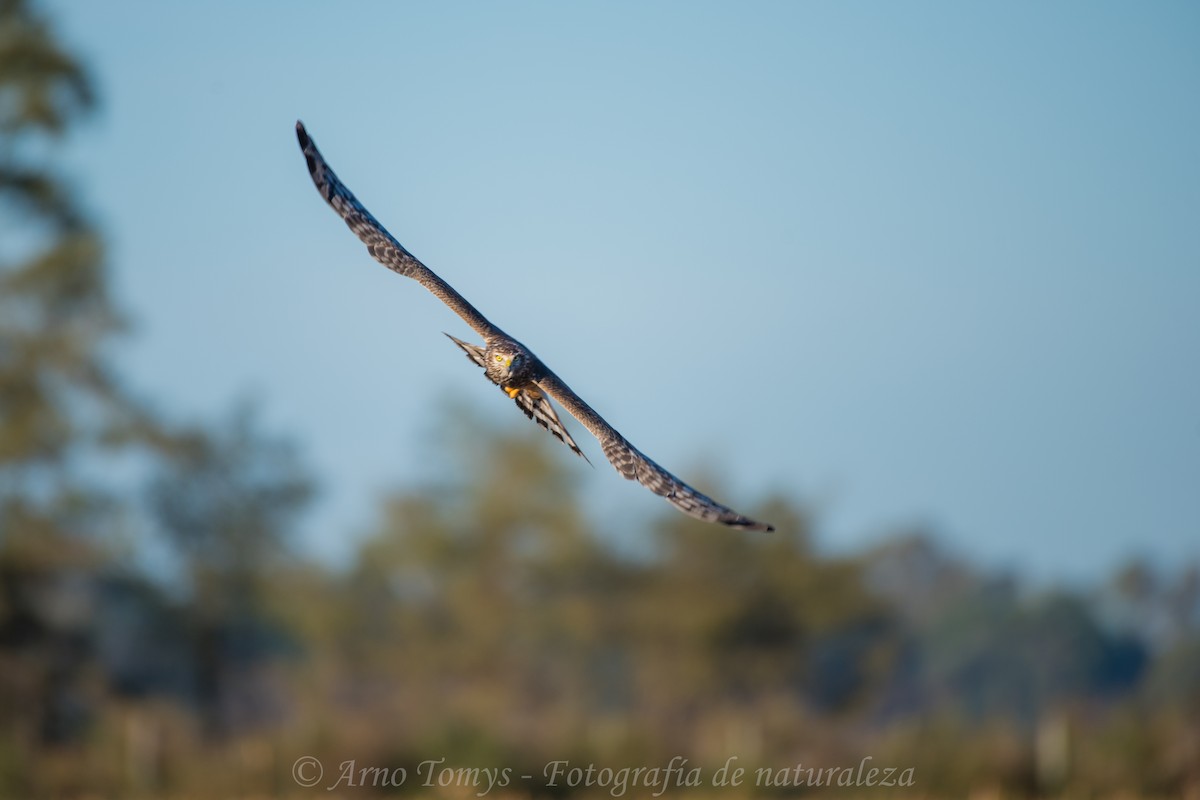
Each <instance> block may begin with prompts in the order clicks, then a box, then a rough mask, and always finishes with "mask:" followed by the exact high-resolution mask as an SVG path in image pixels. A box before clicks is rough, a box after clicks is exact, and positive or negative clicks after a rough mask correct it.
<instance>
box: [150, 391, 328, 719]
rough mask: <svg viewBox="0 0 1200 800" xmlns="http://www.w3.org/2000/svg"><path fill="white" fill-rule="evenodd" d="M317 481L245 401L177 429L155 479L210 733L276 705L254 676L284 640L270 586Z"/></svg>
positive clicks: (155, 502)
mask: <svg viewBox="0 0 1200 800" xmlns="http://www.w3.org/2000/svg"><path fill="white" fill-rule="evenodd" d="M312 488H313V487H312V482H311V479H310V478H309V476H308V474H307V473H306V472H305V470H304V469H303V468H302V467H301V465H300V463H299V461H298V459H297V457H296V454H295V452H294V448H293V446H292V445H291V443H290V442H287V441H285V440H281V439H272V438H268V437H266V436H264V435H262V434H261V433H259V432H258V431H257V430H256V429H255V426H254V419H253V416H252V415H251V413H250V412H249V411H248V410H246V409H240V410H238V411H236V412H235V414H234V416H233V418H232V419H231V420H230V421H228V422H227V423H226V424H225V425H224V426H223V427H222V428H212V429H206V430H197V431H193V432H191V433H190V434H181V435H178V436H177V439H176V442H175V445H174V447H173V448H172V450H171V451H170V452H169V453H168V454H167V455H166V456H164V459H163V468H162V470H161V471H160V472H159V473H158V474H157V475H156V476H155V477H154V479H153V480H152V481H151V483H150V486H149V497H150V505H151V508H152V511H153V514H154V517H155V520H156V521H157V523H158V526H159V528H160V530H161V531H162V532H163V533H164V534H165V535H166V542H167V544H168V546H169V547H170V548H171V551H172V552H173V554H174V555H175V557H176V559H177V561H178V564H179V567H180V571H181V572H182V577H183V580H182V582H181V585H182V587H183V593H184V599H185V607H184V613H185V615H186V616H187V620H186V625H187V629H188V637H189V641H190V650H191V666H192V670H193V675H192V678H193V699H194V700H195V702H196V705H197V708H199V709H200V711H201V714H202V718H203V720H204V724H205V730H206V732H207V733H208V734H209V735H210V736H214V737H215V736H218V735H221V734H223V733H225V732H226V731H227V730H228V729H229V728H230V727H231V726H233V725H236V724H238V723H244V722H250V721H254V718H255V717H256V716H260V715H262V714H264V713H265V714H269V713H270V712H271V711H272V710H273V709H271V708H270V702H269V701H270V698H266V697H263V696H262V693H261V692H259V691H256V690H255V688H254V687H253V685H248V684H252V683H253V678H254V673H253V669H252V667H253V666H254V665H255V664H257V663H259V662H260V661H262V660H263V659H264V657H265V656H267V655H270V654H272V653H274V652H276V651H278V650H279V648H280V647H282V646H284V645H287V644H288V642H287V634H286V632H285V630H284V628H283V627H282V626H281V625H280V624H279V621H278V620H277V619H274V618H273V616H272V614H271V613H270V597H269V595H270V592H269V589H270V585H271V583H272V582H273V581H274V580H275V579H276V578H277V577H278V575H279V572H280V569H281V568H282V567H285V566H288V565H289V564H290V562H291V559H292V558H293V557H294V551H293V549H292V547H291V544H292V542H291V540H292V537H293V534H294V533H295V522H296V520H297V517H298V515H299V513H300V512H301V511H302V510H303V508H304V507H305V505H306V504H307V501H308V500H309V498H310V496H311V494H312ZM235 712H237V713H238V714H240V716H237V715H236V714H235Z"/></svg>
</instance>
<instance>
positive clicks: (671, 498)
mask: <svg viewBox="0 0 1200 800" xmlns="http://www.w3.org/2000/svg"><path fill="white" fill-rule="evenodd" d="M538 386H540V387H541V388H542V390H543V391H544V392H546V394H548V395H550V396H551V397H553V398H554V399H555V400H557V401H558V404H559V405H561V406H562V407H563V408H564V409H566V410H567V412H568V413H569V414H570V415H571V416H573V417H575V419H577V420H579V422H580V423H582V424H583V426H584V427H585V428H587V429H588V430H589V431H591V432H592V435H593V436H595V437H596V439H597V441H599V442H600V445H601V447H602V448H603V449H604V455H605V457H607V458H608V460H609V461H610V462H611V463H612V465H613V466H614V467H616V470H617V472H619V473H621V474H622V475H624V476H625V477H626V478H628V479H629V480H636V481H637V482H638V483H640V484H642V486H645V487H646V488H647V489H649V490H650V491H652V492H654V493H655V494H657V495H659V496H661V497H664V498H666V500H667V502H668V503H670V504H671V505H673V506H675V507H676V508H678V509H679V510H680V511H682V512H683V513H685V514H687V515H688V516H692V517H695V518H696V519H702V520H704V521H705V522H719V523H720V524H722V525H729V526H731V527H734V528H745V529H746V530H752V531H773V530H775V528H774V526H772V525H768V524H766V523H764V522H755V521H754V520H752V519H750V518H749V517H745V516H742V515H741V514H739V513H737V512H736V511H734V510H733V509H732V508H729V507H728V506H724V505H721V504H720V503H718V502H717V501H716V500H713V499H712V498H711V497H709V496H707V495H704V494H701V493H700V492H698V491H696V490H695V489H693V488H692V487H691V486H688V485H687V484H686V483H684V482H683V481H681V480H679V478H677V477H675V476H674V475H672V474H671V473H670V472H667V471H666V470H665V469H663V468H662V467H660V466H659V465H658V464H656V463H654V462H653V461H651V460H650V459H649V458H647V457H646V456H645V455H644V454H643V453H642V452H641V451H640V450H638V449H637V448H636V447H634V446H633V445H631V444H630V443H629V441H628V440H627V439H626V438H625V437H624V436H622V435H621V434H619V433H618V432H617V431H616V429H615V428H613V426H611V425H609V424H608V423H607V422H606V421H605V420H604V418H603V417H601V416H600V415H599V414H597V413H596V412H595V411H594V410H593V409H592V407H591V406H589V405H588V404H587V403H585V402H583V400H582V399H581V398H580V397H579V395H577V394H575V392H574V391H572V390H571V387H570V386H567V384H565V383H564V382H563V380H562V379H561V378H559V377H558V376H557V375H555V374H554V373H553V372H551V371H550V370H549V369H547V370H546V374H545V375H544V376H543V377H542V379H541V380H539V381H538Z"/></svg>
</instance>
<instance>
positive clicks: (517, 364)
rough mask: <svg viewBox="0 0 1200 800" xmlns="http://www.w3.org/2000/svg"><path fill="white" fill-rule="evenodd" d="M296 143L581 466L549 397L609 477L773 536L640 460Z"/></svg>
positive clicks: (372, 246) (360, 225) (396, 267)
mask: <svg viewBox="0 0 1200 800" xmlns="http://www.w3.org/2000/svg"><path fill="white" fill-rule="evenodd" d="M296 138H297V139H299V140H300V149H301V150H303V151H304V159H305V161H307V162H308V172H309V174H310V175H311V176H312V180H313V183H314V184H316V187H317V191H318V192H320V193H321V196H322V197H324V198H325V201H326V202H327V203H329V205H330V206H332V207H333V210H334V211H336V212H337V213H338V214H339V215H340V216H341V218H342V219H343V220H345V221H346V224H347V225H348V226H350V230H352V231H354V235H355V236H357V237H358V238H359V239H361V240H362V242H363V244H365V245H366V246H367V251H368V252H369V253H370V254H371V255H372V256H374V257H375V260H377V261H378V262H379V263H381V264H383V265H384V266H385V267H387V268H388V269H390V270H392V271H394V272H398V273H400V274H401V275H403V276H405V277H406V278H412V279H413V280H415V281H417V282H418V283H420V284H421V285H422V286H424V287H425V288H426V289H428V290H429V291H430V292H432V293H433V294H434V295H436V296H437V298H438V299H439V300H441V301H442V302H443V303H445V304H446V305H448V306H449V307H450V309H451V310H452V311H454V313H456V314H458V315H459V316H460V317H462V318H463V319H464V320H465V321H466V323H467V324H468V325H470V326H471V327H472V328H474V329H475V332H476V333H478V334H479V335H480V336H482V337H483V341H484V344H483V346H479V345H475V344H470V343H468V342H464V341H462V340H461V339H456V338H455V337H453V336H450V334H446V335H447V336H450V339H452V340H453V341H454V343H455V344H456V345H458V346H459V347H460V348H462V350H463V352H465V353H466V354H467V358H469V359H471V361H473V362H474V363H476V364H478V365H479V366H481V367H483V371H484V374H485V375H487V377H488V379H489V380H490V381H491V382H492V383H494V384H496V385H497V386H499V387H500V388H501V389H502V390H504V393H505V394H506V395H508V396H509V397H510V398H512V399H513V400H514V401H515V402H516V404H517V407H518V408H520V409H521V410H522V411H523V412H525V415H526V416H527V417H529V418H530V419H532V420H534V421H536V422H537V423H538V424H539V425H541V426H542V427H543V428H545V429H546V430H548V431H550V433H552V434H554V436H556V437H557V438H558V439H559V440H561V441H562V442H563V443H564V444H566V445H567V447H569V448H571V450H573V451H574V452H575V453H576V454H577V455H579V456H582V457H583V458H584V459H585V460H586V459H587V456H584V455H583V451H582V450H580V449H579V445H577V444H575V440H574V439H572V438H571V434H570V433H569V432H568V431H567V429H566V428H565V427H564V426H563V424H562V422H560V421H559V419H558V414H556V413H555V411H554V406H552V405H551V404H550V400H549V398H551V397H552V398H554V399H555V400H556V401H558V403H559V405H561V406H562V407H563V408H565V409H566V410H567V411H568V412H569V413H570V414H571V416H573V417H575V419H577V420H579V422H580V423H581V424H582V425H583V426H584V427H585V428H587V429H588V430H589V431H591V432H592V435H593V436H595V437H596V439H597V440H598V441H599V442H600V446H601V447H602V448H603V449H604V455H605V457H607V458H608V460H609V461H610V462H612V465H613V466H614V467H616V469H617V472H619V473H621V474H622V475H624V476H625V477H626V478H628V479H629V480H635V479H636V480H637V481H638V482H639V483H641V484H642V485H643V486H645V487H646V488H647V489H649V490H650V491H652V492H654V493H655V494H657V495H661V496H662V497H664V498H666V500H667V502H669V503H670V504H671V505H673V506H675V507H676V508H678V509H679V510H680V511H682V512H683V513H685V514H688V515H689V516H693V517H696V518H697V519H702V520H704V521H706V522H719V523H721V524H722V525H729V526H732V527H735V528H745V529H747V530H755V531H771V530H774V528H773V527H772V526H770V525H767V524H765V523H762V522H755V521H754V520H752V519H749V518H748V517H744V516H742V515H741V514H739V513H737V512H736V511H734V510H733V509H731V508H728V507H726V506H723V505H721V504H720V503H718V502H716V501H715V500H713V499H712V498H710V497H706V496H705V495H703V494H701V493H700V492H698V491H696V490H695V489H693V488H692V487H691V486H688V485H687V484H686V483H684V482H683V481H681V480H679V479H678V478H676V477H675V476H674V475H672V474H671V473H669V472H667V471H666V470H665V469H663V468H662V467H660V466H659V465H658V464H655V463H654V462H653V461H651V460H650V459H649V458H647V457H646V456H645V455H643V454H642V453H641V451H639V450H638V449H637V448H636V447H634V446H633V445H631V444H630V443H629V442H628V441H627V440H626V439H625V437H624V436H622V435H621V434H619V433H617V431H616V430H615V429H614V428H613V427H612V426H611V425H609V424H608V423H607V422H605V421H604V418H603V417H601V416H600V415H599V414H597V413H596V412H595V411H593V410H592V407H591V406H589V405H588V404H587V403H585V402H583V400H581V399H580V398H579V395H577V394H575V392H573V391H571V388H570V387H569V386H567V385H566V384H565V383H563V381H562V379H561V378H559V377H558V376H557V375H555V374H554V373H553V372H552V371H551V370H550V368H549V367H547V366H546V365H545V364H543V363H542V362H541V359H539V358H538V357H537V356H535V355H534V354H533V353H532V352H531V351H530V350H529V348H527V347H526V346H525V345H523V344H521V343H520V342H518V341H517V340H516V339H514V338H512V337H511V336H509V335H508V334H507V333H505V332H504V331H502V330H500V329H499V328H497V327H496V326H495V325H493V324H492V323H490V322H488V320H487V318H486V317H484V316H483V314H481V313H479V311H478V310H476V308H475V306H473V305H471V304H470V303H468V302H467V301H466V300H465V299H464V298H463V296H462V295H460V294H459V293H458V292H456V291H454V289H453V288H452V287H451V286H450V285H449V284H448V283H446V282H445V281H444V280H442V279H441V278H439V277H438V276H437V275H436V274H434V272H433V270H431V269H429V268H428V267H426V266H425V265H424V264H422V263H421V262H420V261H418V260H417V259H416V258H415V257H414V256H413V255H412V254H411V253H409V252H408V251H407V250H405V249H404V247H403V246H401V244H400V243H399V242H398V241H396V239H395V238H394V237H393V236H392V235H391V234H390V233H388V232H387V230H386V229H384V227H383V226H382V225H380V224H379V222H378V220H376V219H375V217H373V216H371V212H369V211H367V209H366V208H365V207H364V206H363V205H362V203H360V202H358V199H357V198H355V196H354V195H353V194H352V193H351V192H350V190H349V189H347V188H346V187H345V185H343V184H342V182H341V181H340V180H338V177H337V175H335V174H334V172H333V170H332V169H330V167H329V165H328V164H327V163H325V159H324V158H323V157H322V156H321V153H320V151H318V150H317V146H316V144H315V143H314V142H313V140H312V139H311V138H310V137H309V135H308V132H307V131H306V130H305V129H304V124H303V123H301V122H297V123H296Z"/></svg>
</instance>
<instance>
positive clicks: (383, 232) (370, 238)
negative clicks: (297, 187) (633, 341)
mask: <svg viewBox="0 0 1200 800" xmlns="http://www.w3.org/2000/svg"><path fill="white" fill-rule="evenodd" d="M296 139H297V140H298V141H299V142H300V149H301V150H302V151H303V152H304V160H305V163H307V165H308V174H309V175H310V176H311V177H312V181H313V184H314V185H315V186H316V187H317V191H318V192H320V193H321V196H322V197H324V198H325V202H327V203H329V205H330V206H332V207H333V210H334V211H336V212H337V213H338V215H339V216H341V218H342V219H343V220H345V222H346V225H348V226H349V228H350V230H352V231H354V235H355V236H357V237H358V238H359V239H361V240H362V242H363V244H365V245H366V246H367V252H369V253H370V254H371V255H372V256H374V257H375V260H376V261H378V262H379V263H380V264H383V265H384V266H385V267H387V268H388V269H390V270H392V271H393V272H397V273H399V274H401V275H403V276H404V277H406V278H412V279H413V280H415V281H417V282H418V283H420V284H421V285H422V286H424V287H425V288H426V289H428V290H429V291H430V292H432V293H433V294H434V295H435V296H436V297H437V298H438V299H439V300H441V301H442V302H443V303H445V304H446V305H448V306H449V307H450V309H451V310H452V311H454V313H456V314H458V315H459V316H460V317H462V318H463V319H464V320H466V323H467V324H468V325H470V326H471V327H472V328H474V329H475V331H476V333H478V334H479V335H480V336H483V337H484V338H485V339H486V338H487V337H489V336H493V335H496V334H499V333H501V331H500V330H499V329H498V328H497V327H496V326H495V325H493V324H492V323H491V322H489V321H488V319H487V317H485V316H483V314H481V313H479V311H478V309H476V308H475V306H473V305H471V304H470V303H468V302H467V301H466V298H464V297H463V296H462V295H461V294H459V293H458V292H456V291H455V290H454V287H452V286H451V285H450V284H448V283H446V282H445V281H444V280H442V279H441V278H440V277H438V275H437V274H436V273H435V272H434V271H433V270H431V269H430V268H429V267H427V266H425V265H424V264H422V263H421V262H420V261H418V260H417V258H416V256H414V255H413V254H412V253H410V252H408V251H407V250H405V249H404V246H403V245H401V244H400V242H398V241H396V237H394V236H392V235H391V234H390V233H388V232H387V229H386V228H384V227H383V226H382V225H381V224H379V220H377V219H375V217H373V216H372V215H371V212H370V211H367V209H366V207H365V206H363V204H362V203H360V202H358V198H356V197H355V196H354V194H353V193H352V192H351V191H350V190H349V189H347V188H346V186H345V184H343V183H342V182H341V181H340V180H338V176H337V175H336V174H335V173H334V171H333V169H332V168H330V166H329V164H328V163H326V161H325V158H324V157H323V156H322V155H321V151H319V150H318V149H317V144H316V142H314V141H313V140H312V138H311V137H310V136H309V135H308V131H306V130H305V129H304V123H302V122H297V123H296Z"/></svg>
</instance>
